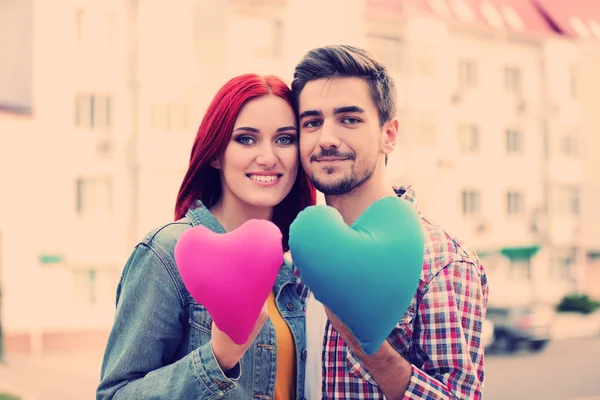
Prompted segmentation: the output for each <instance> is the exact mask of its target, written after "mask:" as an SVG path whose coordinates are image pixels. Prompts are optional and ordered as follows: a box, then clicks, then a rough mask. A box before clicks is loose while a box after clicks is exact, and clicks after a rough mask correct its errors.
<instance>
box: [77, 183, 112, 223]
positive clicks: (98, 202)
mask: <svg viewBox="0 0 600 400" xmlns="http://www.w3.org/2000/svg"><path fill="white" fill-rule="evenodd" d="M75 191H76V212H77V215H78V216H79V217H81V218H85V219H88V218H105V217H109V216H111V215H112V213H113V181H112V179H110V178H104V177H93V178H79V179H77V181H76V183H75Z"/></svg>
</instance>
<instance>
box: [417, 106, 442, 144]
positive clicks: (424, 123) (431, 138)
mask: <svg viewBox="0 0 600 400" xmlns="http://www.w3.org/2000/svg"><path fill="white" fill-rule="evenodd" d="M436 130H437V124H436V115H435V113H434V112H431V111H423V112H421V113H420V114H419V115H418V119H417V129H416V132H417V138H416V143H417V144H418V145H419V146H423V147H431V146H435V143H436V140H437V138H436V136H437V135H436Z"/></svg>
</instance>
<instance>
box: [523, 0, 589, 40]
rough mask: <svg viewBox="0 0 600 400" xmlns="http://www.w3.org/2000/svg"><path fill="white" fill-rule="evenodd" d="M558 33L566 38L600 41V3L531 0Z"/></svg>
mask: <svg viewBox="0 0 600 400" xmlns="http://www.w3.org/2000/svg"><path fill="white" fill-rule="evenodd" d="M530 1H531V2H532V3H535V4H536V5H537V7H538V9H539V11H540V13H541V14H542V15H543V16H544V17H545V18H546V19H547V21H548V23H549V24H551V25H552V26H553V27H554V29H556V30H557V32H559V33H561V34H562V35H565V36H570V37H574V38H582V39H596V40H600V1H598V0H569V1H566V0H565V1H556V0H530Z"/></svg>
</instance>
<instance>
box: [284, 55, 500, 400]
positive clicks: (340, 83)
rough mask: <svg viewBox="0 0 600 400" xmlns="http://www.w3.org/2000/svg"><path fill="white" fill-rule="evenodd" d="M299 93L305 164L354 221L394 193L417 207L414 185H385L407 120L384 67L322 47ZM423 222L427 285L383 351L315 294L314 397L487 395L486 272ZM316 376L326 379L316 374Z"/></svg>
mask: <svg viewBox="0 0 600 400" xmlns="http://www.w3.org/2000/svg"><path fill="white" fill-rule="evenodd" d="M292 94H293V99H294V107H295V108H296V112H297V114H298V119H299V123H300V125H299V127H300V156H301V160H302V165H303V167H304V169H305V170H306V172H307V173H308V175H309V176H310V178H311V180H312V182H313V184H314V185H315V187H316V188H317V189H318V190H319V191H321V192H323V193H324V194H325V199H326V202H327V204H328V205H330V206H333V207H335V208H336V209H337V210H338V211H339V212H340V214H341V215H342V217H343V218H344V221H345V222H346V223H347V224H349V225H350V224H352V223H353V222H354V221H355V220H356V219H357V218H358V217H359V216H360V215H361V213H362V212H363V211H365V209H366V208H367V207H368V206H369V205H371V204H372V203H373V202H375V201H377V200H379V199H381V198H384V197H387V196H395V195H399V196H401V198H402V199H404V200H406V201H408V202H410V203H413V204H415V206H416V201H415V192H414V191H413V189H412V188H410V187H407V188H403V189H398V192H396V191H395V190H394V189H393V188H392V187H391V185H390V184H389V183H388V182H387V181H386V176H385V168H386V164H387V162H386V161H387V155H388V154H390V153H391V152H392V151H393V150H394V146H395V144H396V138H397V135H398V120H397V118H396V89H395V87H394V82H393V80H392V78H391V77H390V76H389V75H388V73H387V71H386V68H385V67H384V66H383V65H381V64H380V63H378V62H377V61H376V60H374V59H373V58H372V57H371V56H370V55H369V54H368V53H367V52H365V51H364V50H361V49H357V48H354V47H351V46H327V47H323V48H318V49H314V50H312V51H310V52H309V53H307V54H306V55H305V57H304V58H303V59H302V61H301V62H300V64H298V66H297V67H296V70H295V74H294V80H293V82H292ZM421 220H422V226H423V229H424V232H425V237H426V243H425V246H426V249H425V258H424V263H423V272H422V274H421V280H420V282H419V287H418V290H417V292H416V293H415V295H414V298H413V301H412V304H411V305H410V307H409V308H408V310H406V313H405V314H404V317H403V318H402V319H401V320H400V321H399V322H398V324H397V326H396V328H395V329H394V331H393V332H392V333H391V334H390V336H389V338H388V340H387V341H386V342H384V344H383V345H382V346H381V348H380V349H379V351H378V352H377V353H375V354H374V355H371V356H369V355H366V354H365V353H364V352H363V351H362V350H361V348H360V346H359V344H358V342H357V341H356V339H355V338H354V337H353V336H352V334H351V333H350V332H349V330H348V329H347V328H346V327H345V325H344V324H343V323H341V322H340V321H339V320H338V319H337V318H336V317H335V316H334V315H333V314H331V313H330V312H329V311H328V310H327V309H326V308H325V309H323V308H322V306H321V305H320V304H318V302H316V300H314V298H312V300H311V301H310V302H309V306H308V310H307V345H308V347H309V351H308V353H309V356H308V357H309V359H307V362H308V363H309V364H307V378H306V379H307V396H310V397H309V398H310V399H314V398H321V397H323V398H326V399H346V400H351V399H383V398H386V399H390V400H391V399H469V400H473V399H480V398H481V397H482V389H483V377H484V372H483V370H484V368H483V365H484V356H483V353H484V344H483V342H482V340H481V337H482V332H481V330H482V325H483V322H484V318H485V312H486V308H487V296H488V286H487V279H486V275H485V271H484V269H483V266H482V265H481V263H480V261H479V259H478V257H477V256H476V255H475V254H474V253H473V252H472V251H470V250H468V249H466V248H465V247H464V246H463V244H462V243H461V242H460V241H458V240H457V239H455V238H453V237H451V236H450V235H449V234H448V233H446V232H445V231H444V230H443V229H442V228H440V227H439V226H438V225H436V224H434V223H433V222H431V220H429V219H428V218H427V217H425V216H423V215H421ZM398 229H399V230H400V229H402V227H401V226H399V227H398ZM398 268H402V260H398ZM325 313H326V314H327V318H325V317H324V316H325ZM320 315H321V316H323V319H322V320H321V319H320V318H321V317H320ZM321 321H323V323H322V325H321ZM315 335H316V336H315ZM323 335H324V336H323ZM315 349H316V350H315ZM321 351H322V353H321ZM321 355H322V357H320V356H321ZM311 363H312V364H311ZM315 370H316V371H317V372H316V373H317V374H318V377H316V376H315V377H311V376H312V375H311V374H313V375H314V374H315ZM319 372H321V373H320V374H319ZM315 379H316V380H318V382H315ZM315 387H316V390H315ZM321 395H322V396H321ZM384 396H385V397H384Z"/></svg>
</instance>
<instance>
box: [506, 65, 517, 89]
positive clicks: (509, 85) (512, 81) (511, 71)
mask: <svg viewBox="0 0 600 400" xmlns="http://www.w3.org/2000/svg"><path fill="white" fill-rule="evenodd" d="M504 87H505V89H506V91H507V92H508V93H511V94H520V93H521V70H520V69H517V68H512V67H507V68H505V69H504Z"/></svg>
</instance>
